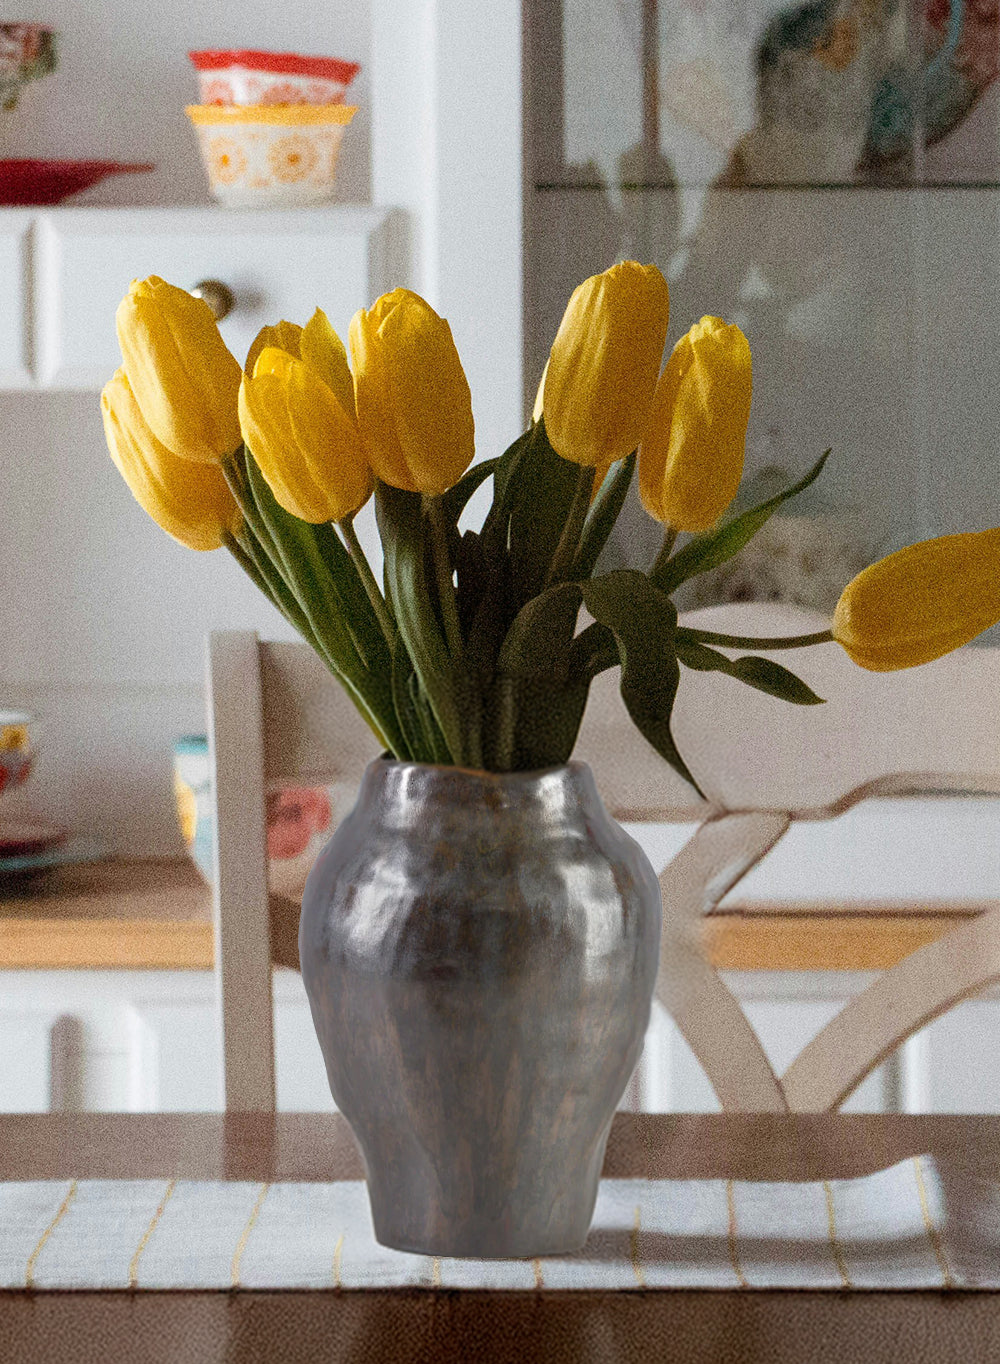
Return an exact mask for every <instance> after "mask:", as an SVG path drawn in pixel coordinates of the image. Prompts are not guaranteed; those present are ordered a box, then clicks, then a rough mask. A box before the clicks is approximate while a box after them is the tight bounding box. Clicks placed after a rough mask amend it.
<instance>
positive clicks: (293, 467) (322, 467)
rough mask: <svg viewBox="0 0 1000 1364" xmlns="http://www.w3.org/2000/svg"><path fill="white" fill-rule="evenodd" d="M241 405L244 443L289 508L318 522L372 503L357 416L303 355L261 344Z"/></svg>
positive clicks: (242, 388)
mask: <svg viewBox="0 0 1000 1364" xmlns="http://www.w3.org/2000/svg"><path fill="white" fill-rule="evenodd" d="M238 407H239V416H240V426H241V428H242V431H243V438H244V440H245V441H246V443H247V448H248V449H249V451H250V453H251V455H252V456H253V458H254V459H255V460H256V461H257V466H258V468H259V469H260V471H261V473H262V474H263V475H264V479H265V480H266V482H267V485H268V487H269V488H270V489H271V491H272V493H274V496H275V498H276V500H277V501H278V503H279V504H280V505H281V506H282V507H284V509H285V511H287V512H290V513H291V514H292V515H293V516H297V517H299V518H300V519H301V520H303V521H311V522H312V523H313V524H314V525H319V524H320V523H321V522H324V521H340V520H342V519H343V518H344V517H345V516H351V515H353V514H354V512H356V511H357V510H358V509H359V508H360V507H362V506H363V505H364V504H365V502H367V500H368V498H369V497H370V496H371V491H372V477H371V470H370V469H369V468H368V465H367V463H366V462H365V458H364V455H363V454H362V450H361V440H360V437H359V435H358V429H357V426H356V425H355V423H354V419H353V414H350V413H347V412H345V411H344V409H343V407H342V406H341V404H340V401H339V400H338V398H337V397H336V395H335V394H334V393H333V391H332V389H331V388H330V387H329V385H328V384H326V383H325V382H324V381H323V380H322V379H321V378H320V376H319V375H318V374H317V373H316V372H315V370H313V369H312V368H311V366H309V365H307V364H306V363H305V361H303V360H296V359H295V358H294V357H293V356H291V355H288V354H287V353H286V352H285V351H281V350H277V349H275V348H273V347H269V348H266V349H265V350H263V351H262V352H261V354H260V356H259V357H258V360H257V364H256V366H255V367H254V372H253V376H252V377H251V376H249V375H248V376H245V377H244V379H243V383H242V384H241V385H240V392H239V400H238Z"/></svg>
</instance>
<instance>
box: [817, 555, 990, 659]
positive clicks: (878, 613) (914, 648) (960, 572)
mask: <svg viewBox="0 0 1000 1364" xmlns="http://www.w3.org/2000/svg"><path fill="white" fill-rule="evenodd" d="M998 621H1000V529H994V530H984V531H969V532H964V533H962V534H959V535H942V536H938V537H937V538H935V539H932V540H922V541H920V542H919V543H918V544H915V545H908V546H907V547H906V548H905V549H901V550H897V551H896V553H895V554H890V555H888V556H887V557H886V558H884V559H880V560H879V561H878V562H877V563H874V564H871V565H869V567H868V568H866V569H863V570H862V572H861V573H859V574H858V575H857V577H856V578H854V579H852V581H851V582H849V583H848V585H847V586H846V587H845V588H844V590H843V592H842V593H841V595H840V600H839V601H838V603H837V607H836V610H835V611H834V615H833V637H834V639H835V640H836V641H837V643H838V644H840V645H841V646H842V647H843V649H844V650H845V651H846V653H847V654H848V655H849V656H850V657H851V658H852V659H853V660H854V662H855V663H857V664H858V666H859V667H862V668H867V669H869V670H870V671H872V672H892V671H895V670H896V669H898V668H913V667H917V666H918V665H919V664H921V663H929V662H931V660H932V659H935V658H941V657H942V656H943V655H944V654H947V653H951V651H952V650H953V649H958V648H960V647H961V646H962V645H963V644H968V643H969V641H970V640H973V639H975V637H976V636H977V635H978V634H981V633H982V631H983V630H988V629H989V628H990V626H991V625H996V624H997V622H998Z"/></svg>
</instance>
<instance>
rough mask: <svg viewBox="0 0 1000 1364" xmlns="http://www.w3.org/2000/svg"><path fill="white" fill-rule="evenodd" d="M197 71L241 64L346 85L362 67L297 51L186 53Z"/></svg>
mask: <svg viewBox="0 0 1000 1364" xmlns="http://www.w3.org/2000/svg"><path fill="white" fill-rule="evenodd" d="M188 56H189V57H190V58H191V60H192V62H194V65H195V68H196V69H197V70H198V71H223V70H225V68H226V67H229V66H242V67H245V68H246V69H247V70H248V71H277V72H280V73H281V75H283V76H320V77H322V78H323V79H324V80H332V81H341V82H342V83H343V84H344V85H347V84H349V83H350V82H351V81H352V80H353V79H354V77H355V76H356V75H357V74H358V72H359V71H360V70H361V67H360V66H359V65H358V63H357V62H345V61H341V59H340V58H339V57H302V56H300V55H299V53H297V52H256V51H251V50H248V49H244V50H243V51H239V52H189V53H188Z"/></svg>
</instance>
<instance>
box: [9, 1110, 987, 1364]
mask: <svg viewBox="0 0 1000 1364" xmlns="http://www.w3.org/2000/svg"><path fill="white" fill-rule="evenodd" d="M923 1153H928V1154H932V1155H934V1156H935V1157H936V1158H937V1159H938V1160H939V1161H941V1162H943V1163H945V1164H947V1163H949V1162H956V1163H960V1164H962V1165H971V1166H973V1167H974V1168H976V1169H979V1170H981V1171H982V1172H983V1173H984V1174H989V1175H993V1176H996V1177H1000V1118H994V1117H943V1116H937V1117H905V1116H861V1115H838V1116H835V1117H827V1116H822V1117H802V1116H795V1117H791V1116H790V1117H770V1116H768V1117H753V1116H721V1115H684V1114H680V1115H668V1116H657V1115H651V1114H625V1113H622V1114H619V1115H618V1116H617V1117H616V1119H615V1124H614V1127H613V1130H612V1136H611V1141H610V1142H609V1146H608V1156H607V1160H606V1162H605V1171H604V1172H605V1175H607V1176H609V1177H617V1178H622V1177H627V1176H633V1177H635V1176H659V1177H664V1178H685V1177H687V1178H691V1177H716V1178H719V1177H731V1178H765V1179H778V1178H785V1179H804V1178H816V1177H817V1176H827V1175H829V1176H841V1177H848V1176H853V1175H859V1174H863V1173H867V1172H869V1171H872V1170H875V1169H879V1168H881V1167H884V1166H885V1165H888V1164H891V1163H893V1162H894V1161H896V1160H900V1159H903V1158H904V1157H906V1156H908V1155H915V1154H923ZM361 1175H362V1167H361V1162H360V1159H359V1157H358V1154H357V1151H356V1149H355V1147H354V1143H353V1140H352V1138H351V1136H350V1132H349V1129H348V1128H347V1125H346V1123H345V1122H344V1120H343V1119H342V1118H340V1117H339V1116H337V1115H317V1114H280V1115H277V1116H275V1117H270V1116H265V1115H245V1116H240V1115H227V1116H223V1115H216V1114H196V1115H186V1114H158V1115H137V1114H52V1115H49V1114H42V1115H35V1114H29V1115H0V1180H11V1179H32V1178H36V1179H37V1178H70V1177H76V1178H116V1177H122V1178H125V1177H132V1178H148V1177H155V1176H169V1177H174V1176H177V1177H183V1178H188V1179H195V1178H230V1179H261V1180H264V1179H267V1180H281V1179H297V1180H330V1179H356V1178H360V1177H361ZM997 1358H1000V1295H998V1294H992V1293H941V1292H938V1291H922V1292H892V1293H865V1292H822V1293H821V1292H808V1291H802V1290H798V1291H789V1290H784V1291H773V1290H760V1289H752V1290H736V1289H734V1290H732V1291H727V1292H718V1291H706V1290H669V1291H663V1290H660V1291H655V1290H654V1291H638V1290H637V1291H630V1292H621V1291H618V1292H614V1291H609V1292H591V1291H587V1292H571V1291H564V1292H557V1291H552V1290H545V1289H543V1290H540V1291H538V1292H534V1293H526V1292H505V1293H483V1292H460V1291H457V1290H440V1289H439V1290H411V1289H408V1290H396V1291H385V1290H377V1291H376V1290H368V1291H353V1292H351V1291H341V1292H336V1291H334V1290H330V1291H313V1292H284V1293H280V1292H274V1293H258V1292H247V1291H240V1292H237V1293H224V1292H211V1293H208V1292H198V1293H195V1292H169V1293H143V1292H137V1293H128V1292H105V1293H91V1292H86V1293H25V1292H17V1293H15V1292H8V1293H0V1361H3V1364H21V1362H22V1361H25V1364H27V1361H31V1362H32V1364H34V1362H35V1361H41V1362H42V1364H91V1362H92V1364H132V1361H136V1364H140V1361H141V1364H188V1361H191V1362H192V1364H197V1362H198V1361H212V1362H213V1364H214V1361H220V1364H221V1361H225V1364H230V1362H231V1361H248V1364H257V1362H258V1361H259V1362H260V1364H286V1361H287V1364H300V1361H301V1362H302V1364H305V1361H310V1362H311V1361H317V1362H318V1361H323V1362H324V1364H348V1362H350V1364H438V1361H454V1362H455V1364H465V1361H472V1364H475V1361H479V1360H483V1361H488V1364H506V1362H507V1361H511V1364H514V1362H515V1361H516V1364H534V1361H536V1360H537V1361H552V1364H614V1362H616V1361H621V1364H632V1362H633V1361H635V1364H640V1361H641V1364H650V1361H659V1360H679V1361H680V1360H683V1361H685V1364H687V1361H695V1362H696V1364H697V1362H698V1361H702V1360H704V1361H712V1364H730V1361H732V1364H753V1361H761V1364H786V1362H787V1364H792V1361H794V1364H804V1362H805V1361H808V1364H827V1361H830V1364H833V1361H836V1364H853V1362H854V1361H859V1362H860V1361H865V1364H881V1361H885V1362H886V1364H890V1361H891V1364H932V1361H933V1364H952V1361H955V1364H958V1361H961V1364H978V1361H980V1360H982V1361H986V1360H991V1359H997Z"/></svg>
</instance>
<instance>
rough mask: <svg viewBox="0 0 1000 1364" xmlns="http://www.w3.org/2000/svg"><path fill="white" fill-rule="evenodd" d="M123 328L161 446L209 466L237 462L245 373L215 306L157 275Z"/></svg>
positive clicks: (139, 293) (143, 287)
mask: <svg viewBox="0 0 1000 1364" xmlns="http://www.w3.org/2000/svg"><path fill="white" fill-rule="evenodd" d="M115 320H116V325H117V330H118V341H119V345H120V346H121V351H122V359H123V362H124V369H125V373H126V375H127V376H128V381H129V385H130V387H131V389H132V392H133V393H134V395H135V398H136V401H137V402H138V404H139V407H140V409H141V410H142V414H143V417H144V418H145V420H146V424H147V425H148V426H149V428H150V430H151V431H152V432H153V434H154V435H155V436H156V438H157V440H158V441H160V443H161V444H162V445H165V446H166V447H167V449H168V450H171V451H173V453H174V454H175V455H178V456H179V457H181V458H183V459H189V460H193V461H195V462H197V463H202V464H218V463H219V461H220V460H221V459H222V458H223V457H224V456H225V455H228V454H232V452H233V451H234V450H235V449H237V447H238V446H239V443H240V432H239V422H238V420H237V416H236V394H237V391H238V389H239V385H240V378H241V376H242V373H243V371H242V370H241V369H240V366H239V364H238V363H237V361H236V360H235V359H234V357H233V356H232V355H230V353H229V351H228V350H227V349H226V345H225V342H224V341H223V340H222V337H221V336H220V334H219V329H218V327H217V325H216V322H215V318H214V316H213V314H212V310H211V308H209V306H208V304H207V303H206V302H205V301H204V300H203V299H200V298H194V297H193V296H192V295H191V294H189V293H188V292H187V291H186V290H184V289H178V288H175V287H174V286H173V285H172V284H167V283H165V281H163V280H162V279H159V278H157V277H156V276H155V275H154V276H151V277H150V278H149V279H147V280H134V281H133V283H132V285H131V287H130V289H129V292H128V294H127V295H126V297H125V298H124V299H123V300H122V302H121V303H120V304H119V305H118V312H117V314H116V319H115Z"/></svg>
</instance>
